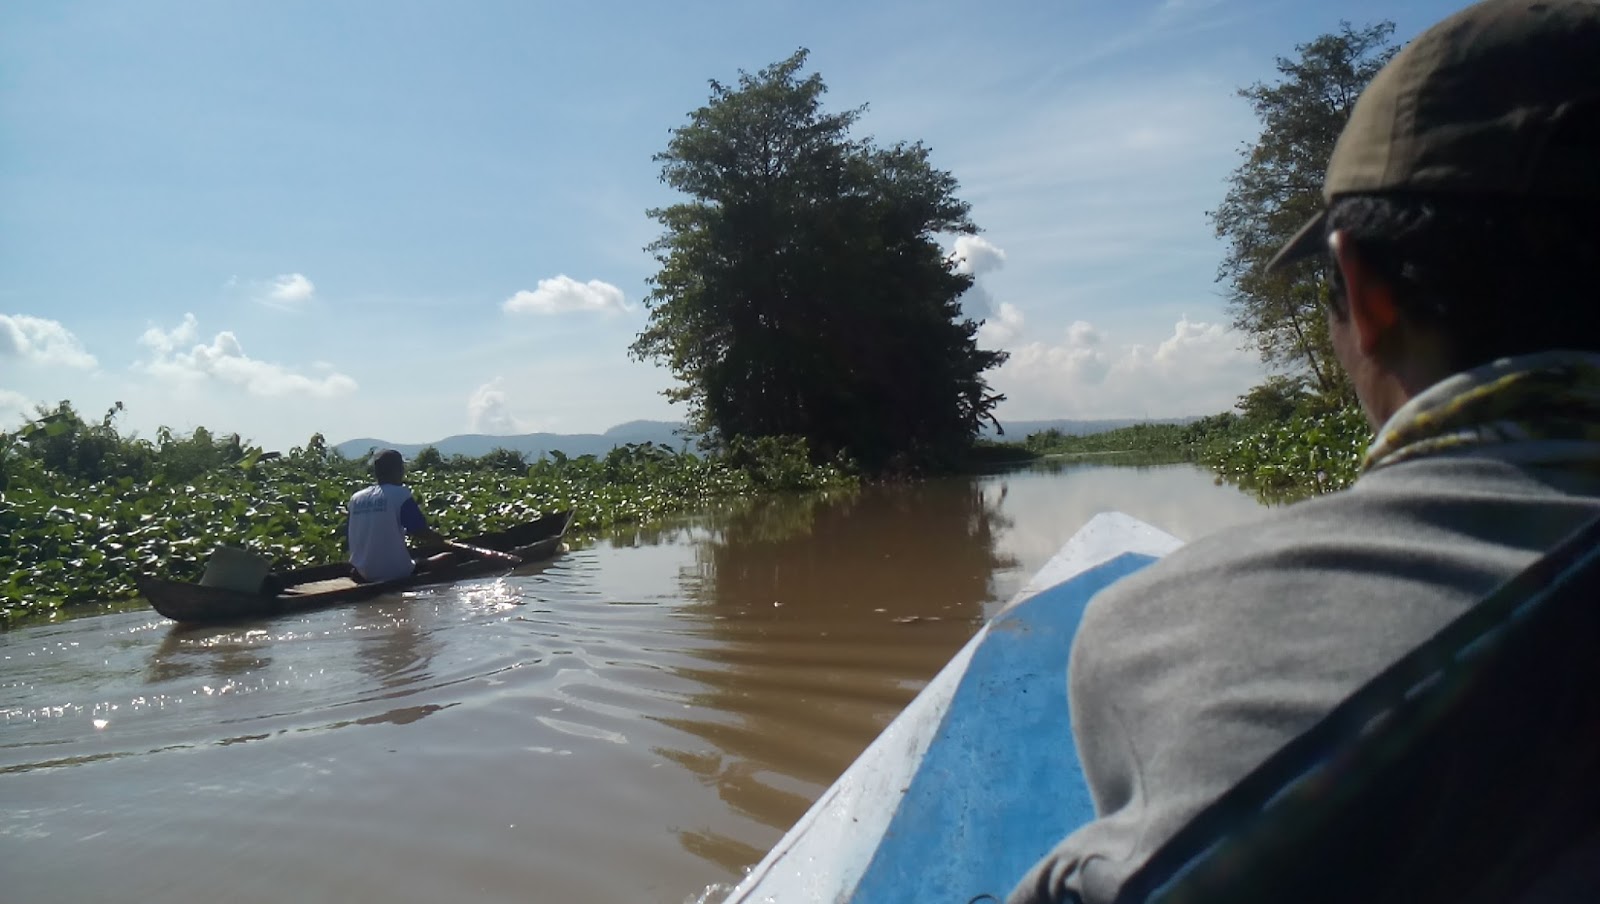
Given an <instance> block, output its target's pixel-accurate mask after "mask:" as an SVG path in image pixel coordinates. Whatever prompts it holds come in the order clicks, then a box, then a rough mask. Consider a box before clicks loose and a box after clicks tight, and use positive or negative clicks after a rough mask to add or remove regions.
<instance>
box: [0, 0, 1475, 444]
mask: <svg viewBox="0 0 1600 904" xmlns="http://www.w3.org/2000/svg"><path fill="white" fill-rule="evenodd" d="M1460 5H1461V4H1459V3H1438V2H1412V3H1408V4H1406V5H1405V6H1404V8H1403V9H1400V8H1396V6H1397V5H1395V4H1391V3H1384V2H1377V0H1330V2H1325V3H1304V2H1286V0H1269V2H1251V0H1140V2H1127V3H1109V2H1094V3H1091V2H1086V0H1048V2H1047V0H1035V2H1028V3H999V4H987V5H978V4H972V3H954V2H934V3H905V2H886V3H842V2H833V0H827V2H811V3H792V2H779V0H756V2H743V3H738V2H680V3H673V4H666V3H644V2H635V3H631V4H625V3H604V2H596V3H535V2H525V3H523V2H461V3H451V4H444V3H432V2H411V0H401V2H396V0H383V2H370V0H364V2H355V0H348V2H340V3H326V2H320V0H318V2H274V3H244V2H200V0H189V2H181V3H180V2H167V0H141V2H139V3H114V2H109V0H107V2H100V3H84V2H58V3H13V4H5V5H3V6H0V60H3V63H0V161H3V163H0V424H4V425H14V424H16V423H18V421H19V419H20V417H21V416H22V414H23V413H24V412H27V411H29V410H31V406H32V404H33V403H35V402H54V401H57V400H60V399H71V400H72V401H73V402H74V403H75V404H76V405H78V407H79V409H80V410H82V411H84V412H85V413H88V414H98V413H99V412H102V411H104V410H105V408H106V407H108V406H109V405H110V404H111V403H112V402H113V401H117V400H121V401H123V402H124V403H125V404H126V406H127V412H126V414H125V415H124V417H123V419H122V420H121V421H120V423H122V424H123V425H124V426H125V427H129V428H134V429H137V430H139V431H140V432H141V433H142V434H144V435H150V434H152V433H153V432H154V431H155V429H156V428H157V427H158V426H160V425H166V426H170V427H172V428H174V429H175V430H178V431H187V430H189V429H191V428H193V427H194V426H197V425H204V426H207V427H209V428H211V429H213V430H220V431H224V432H232V431H237V432H239V433H241V434H243V435H245V436H246V437H250V438H253V439H254V440H256V441H258V442H261V443H264V444H266V445H267V446H268V447H269V448H287V447H288V446H290V445H296V444H300V443H303V442H304V441H305V439H306V438H307V437H309V436H310V435H311V434H312V433H313V432H316V431H321V432H323V433H325V434H326V435H327V437H328V438H329V440H330V441H340V440H344V439H348V438H352V437H356V436H374V437H379V438H384V439H389V440H393V441H396V442H424V441H429V440H434V439H438V438H441V437H443V436H446V435H449V434H453V433H464V432H486V433H521V432H531V431H535V430H550V431H557V432H597V431H600V430H604V429H605V428H607V427H609V426H611V425H613V424H616V423H619V422H622V421H626V420H631V419H635V418H651V419H663V420H674V419H677V418H678V417H680V416H681V415H680V413H679V410H678V409H677V408H675V407H674V406H671V405H670V404H669V403H667V402H666V400H665V399H663V398H662V397H661V395H660V391H661V390H662V389H664V388H665V387H666V386H668V385H669V383H670V377H669V376H668V374H667V373H666V372H665V371H664V370H662V369H660V368H658V367H656V366H654V365H651V364H644V363H638V362H634V361H631V360H629V359H628V357H627V355H626V349H627V346H628V344H629V343H630V342H631V341H632V339H633V337H634V336H635V335H636V334H637V332H638V331H639V330H640V329H641V328H642V326H643V325H644V323H645V317H646V314H645V310H644V308H643V307H642V305H641V303H640V302H641V299H642V298H643V296H644V295H645V294H646V291H647V288H646V282H645V280H646V279H647V277H649V275H650V274H651V273H652V272H653V271H654V261H653V260H652V259H651V258H650V256H649V255H648V254H647V253H645V252H644V251H643V247H644V245H646V244H647V243H648V242H649V241H650V240H651V239H652V238H654V237H655V236H656V235H657V234H658V232H659V229H658V226H657V224H656V223H655V222H654V221H652V220H650V219H649V218H647V217H646V216H645V210H646V209H647V208H649V207H652V206H657V205H663V204H667V203H671V202H672V201H673V200H675V197H674V195H673V194H672V193H671V192H670V191H668V190H667V189H666V188H665V187H664V186H662V185H661V184H660V182H659V180H658V174H659V168H658V166H657V165H656V164H654V163H652V161H651V155H652V154H654V153H656V152H658V151H660V150H662V149H663V148H664V147H665V145H666V142H667V139H668V130H669V129H671V128H673V127H675V126H678V125H681V124H683V123H684V122H685V120H686V116H687V114H688V113H689V111H691V110H693V109H694V108H696V107H698V106H700V105H701V104H703V103H704V102H705V101H706V99H707V96H708V92H707V80H708V79H713V78H715V79H718V80H721V81H724V82H732V81H734V80H736V79H737V76H738V72H739V70H741V69H744V70H748V71H754V70H756V69H759V68H760V67H762V66H764V65H766V64H768V63H771V62H775V61H778V60H781V59H783V58H785V57H787V56H788V55H789V54H790V53H792V52H793V51H794V50H795V49H797V48H799V47H806V48H809V49H810V51H811V57H810V62H809V71H816V72H819V73H821V75H822V76H823V78H824V80H825V81H826V82H827V84H828V86H829V95H828V101H829V104H830V105H831V106H833V107H835V108H843V107H846V106H855V105H857V104H861V103H869V104H870V105H871V106H870V110H869V112H868V113H867V115H866V116H865V117H864V119H863V120H862V122H861V124H860V126H859V131H860V133H862V134H869V135H872V136H875V137H876V138H877V139H879V140H880V141H882V142H885V143H887V142H890V141H895V140H902V139H904V140H922V141H924V142H926V143H927V144H928V145H930V146H931V148H932V150H933V159H934V162H935V164H936V165H938V166H940V167H942V168H944V169H947V170H949V171H951V172H952V173H953V174H954V175H955V176H956V178H957V179H958V180H959V181H960V184H961V189H960V196H961V197H963V198H964V199H965V200H967V201H969V202H971V204H972V206H973V218H974V220H975V221H976V222H977V224H978V225H979V226H980V227H981V228H982V230H983V232H982V234H981V236H980V237H979V240H977V241H971V240H969V241H964V242H963V243H962V245H961V247H959V248H956V247H952V249H951V250H952V251H953V252H956V253H958V254H960V255H961V256H962V257H963V258H964V260H965V261H966V263H965V266H967V267H969V268H970V269H971V270H972V272H974V273H975V274H976V275H977V279H978V283H977V289H976V290H975V291H974V292H973V293H971V295H970V297H969V299H968V304H969V309H970V310H972V311H974V312H975V313H978V314H982V315H986V316H987V317H988V324H987V325H986V327H985V329H984V331H983V337H984V340H985V344H986V345H988V346H989V347H1000V348H1005V349H1008V350H1010V351H1011V352H1012V360H1011V362H1010V363H1009V364H1007V365H1006V367H1005V368H1004V369H1002V370H1000V371H997V372H993V373H991V377H990V382H991V383H992V384H993V385H994V386H995V388H997V389H999V390H1000V391H1003V392H1005V393H1006V394H1007V396H1008V400H1007V401H1006V402H1005V403H1004V404H1003V405H1002V407H1001V409H1000V412H999V413H1000V415H1001V418H1002V421H1004V420H1006V419H1023V418H1046V417H1140V416H1149V417H1162V416H1170V415H1184V414H1204V413H1211V412H1214V411H1219V410H1223V409H1225V408H1227V407H1228V406H1229V405H1231V403H1232V400H1233V399H1234V397H1235V396H1237V395H1238V394H1239V393H1240V392H1242V391H1243V390H1245V389H1246V388H1248V387H1249V386H1250V385H1251V384H1252V383H1253V382H1254V381H1255V380H1257V379H1258V378H1259V376H1260V374H1261V371H1260V368H1259V366H1258V365H1257V364H1256V362H1255V361H1254V360H1253V358H1252V356H1251V355H1250V354H1249V353H1247V352H1243V351H1241V350H1240V349H1239V346H1240V345H1241V344H1242V342H1241V340H1240V337H1238V336H1237V335H1234V334H1232V333H1230V332H1228V331H1227V330H1226V329H1225V328H1224V327H1225V324H1226V322H1227V317H1226V313H1225V309H1224V303H1223V299H1222V296H1221V287H1220V286H1218V285H1217V284H1216V283H1215V282H1214V275H1215V271H1216V266H1217V262H1218V259H1219V257H1220V254H1221V246H1220V244H1219V243H1218V242H1217V241H1216V240H1215V239H1214V238H1213V237H1212V234H1211V229H1210V226H1209V224H1208V223H1207V221H1206V218H1205V211H1206V210H1208V209H1210V208H1212V207H1214V206H1215V205H1216V203H1217V202H1218V201H1219V200H1220V198H1221V195H1222V192H1223V190H1224V180H1225V179H1226V177H1227V175H1228V173H1229V172H1230V170H1231V169H1232V168H1233V167H1234V165H1235V164H1236V162H1237V160H1238V149H1239V147H1240V145H1241V144H1242V143H1244V142H1247V141H1249V140H1251V139H1252V138H1253V137H1254V136H1255V134H1256V130H1257V129H1256V123H1255V121H1254V119H1253V117H1252V116H1251V114H1250V111H1249V109H1248V107H1247V106H1246V105H1245V103H1244V102H1243V101H1242V100H1240V99H1239V98H1238V97H1236V96H1235V93H1234V91H1235V89H1236V88H1238V87H1239V86H1241V85H1245V84H1248V83H1250V82H1253V81H1257V80H1261V79H1267V78H1271V77H1272V76H1273V70H1272V61H1273V58H1274V56H1277V55H1292V53H1293V48H1294V45H1295V44H1297V43H1301V42H1304V41H1306V40H1309V39H1311V38H1313V37H1315V36H1316V35H1319V34H1322V33H1324V32H1327V31H1332V30H1335V29H1336V28H1337V27H1338V25H1339V21H1340V20H1341V19H1345V20H1349V21H1351V22H1353V23H1355V24H1357V25H1362V24H1366V23H1370V22H1374V21H1378V20H1380V19H1383V18H1390V19H1393V20H1394V21H1395V22H1396V24H1397V26H1398V34H1397V36H1398V37H1399V38H1400V39H1402V40H1404V39H1409V38H1410V37H1412V36H1413V35H1415V34H1416V33H1417V32H1418V31H1420V30H1421V29H1423V28H1425V27H1426V26H1427V25H1429V24H1431V23H1432V22H1433V21H1436V20H1437V19H1439V18H1442V17H1443V16H1445V15H1447V14H1448V13H1450V12H1452V11H1454V10H1455V9H1456V8H1459V6H1460Z"/></svg>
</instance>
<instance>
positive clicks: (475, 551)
mask: <svg viewBox="0 0 1600 904" xmlns="http://www.w3.org/2000/svg"><path fill="white" fill-rule="evenodd" d="M444 545H445V546H448V547H450V548H451V549H454V550H458V551H460V552H464V553H466V554H467V555H469V556H473V557H475V558H479V559H489V560H491V561H495V562H504V563H505V564H507V565H510V566H513V567H515V566H517V565H521V564H522V559H521V558H519V557H517V556H514V555H512V554H511V553H509V552H501V551H500V550H498V549H485V548H484V547H482V546H472V545H469V544H466V543H462V542H460V541H458V540H446V541H444Z"/></svg>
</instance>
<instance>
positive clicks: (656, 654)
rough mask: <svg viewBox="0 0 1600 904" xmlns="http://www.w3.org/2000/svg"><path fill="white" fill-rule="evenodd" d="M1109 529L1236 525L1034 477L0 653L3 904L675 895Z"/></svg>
mask: <svg viewBox="0 0 1600 904" xmlns="http://www.w3.org/2000/svg"><path fill="white" fill-rule="evenodd" d="M1108 509H1116V510H1121V511H1125V512H1128V513H1129V514H1132V515H1135V516H1136V517H1140V518H1143V519H1145V520H1147V521H1150V522H1151V523H1154V524H1156V525H1157V526H1159V527H1162V528H1163V529H1165V530H1168V531H1170V532H1172V533H1174V534H1176V535H1178V536H1179V537H1181V538H1184V539H1189V538H1192V537H1195V536H1198V535H1199V534H1202V533H1204V532H1206V531H1209V530H1212V529H1215V528H1216V527H1219V526H1221V525H1223V524H1227V523H1231V522H1234V521H1238V520H1240V519H1242V518H1246V517H1250V516H1252V515H1254V514H1256V513H1258V512H1259V511H1260V508H1259V506H1258V505H1257V504H1256V503H1254V502H1253V501H1251V500H1250V499H1249V498H1248V497H1246V496H1244V495H1243V494H1242V493H1240V492H1238V491H1237V490H1234V489H1233V488H1231V487H1227V486H1219V485H1217V484H1216V482H1215V481H1214V480H1213V478H1211V477H1210V476H1209V475H1208V474H1206V473H1204V472H1201V471H1198V470H1196V469H1194V468H1190V467H1188V466H1176V467H1138V468H1109V467H1104V466H1099V465H1090V464H1083V463H1068V462H1058V463H1048V464H1045V465H1042V466H1038V467H1033V468H1029V469H1025V470H1021V471H1011V472H1003V473H996V474H990V475H985V476H982V477H978V478H973V479H962V480H940V481H930V482H925V483H917V484H910V485H905V486H893V487H869V488H864V489H862V490H860V491H852V492H841V493H831V494H826V495H819V496H812V497H805V498H784V499H767V500H745V501H738V502H732V503H725V504H721V505H719V506H717V507H716V508H714V509H712V510H709V511H706V512H703V513H700V514H698V515H696V516H694V517H688V518H682V519H678V520H675V521H673V522H671V523H669V524H664V525H654V526H645V527H634V528H629V529H626V530H622V531H617V532H614V533H612V534H610V535H607V536H604V537H600V538H596V539H592V540H588V541H580V542H576V543H574V546H575V549H574V550H573V551H572V552H571V553H570V554H568V555H566V556H564V557H562V558H561V559H559V560H557V561H556V562H554V563H552V564H551V565H549V566H548V567H542V568H535V569H527V570H522V571H519V572H517V573H514V574H512V575H510V576H507V577H504V578H500V579H496V580H492V581H476V582H471V583H468V584H462V585H456V586H452V587H443V588H437V589H430V590H428V591H425V592H419V593H415V594H408V595H406V596H403V597H386V598H383V599H380V600H377V601H374V602H372V603H369V604H365V605H356V606H348V607H343V608H336V609H330V610H325V611H321V612H314V613H303V614H300V615H295V616H290V617H284V618H278V619H272V620H265V621H261V622H257V623H253V624H247V625H239V626H231V627H226V628H203V629H178V628H174V627H173V626H172V625H171V623H169V622H166V621H165V620H163V619H161V618H159V617H157V616H155V615H153V614H151V613H148V612H125V613H120V614H112V615H105V616H98V617H94V618H87V619H81V620H77V621H73V622H68V623H65V624H58V625H49V626H41V627H37V628H28V629H23V630H19V631H14V632H11V633H9V634H0V799H3V800H4V801H5V807H4V809H3V810H0V871H3V872H4V874H5V876H6V892H5V899H6V900H7V901H8V902H35V901H82V900H105V899H116V900H142V899H147V898H155V899H160V900H163V901H168V902H180V904H181V902H188V901H196V902H198V901H211V900H215V899H216V898H217V896H218V894H219V892H218V889H226V890H227V897H228V898H229V899H230V900H236V901H263V902H265V901H273V902H277V901H281V900H284V899H285V898H287V899H291V900H297V901H341V902H352V901H369V900H370V901H383V902H386V904H388V902H395V901H419V902H420V901H442V900H449V901H475V900H477V901H505V900H532V901H543V900H552V901H576V902H582V901H619V900H628V901H661V902H680V901H684V900H686V899H694V898H695V897H697V896H699V895H700V893H701V892H702V890H703V889H705V888H706V887H707V886H708V885H711V884H714V883H725V882H729V881H732V880H734V879H736V878H737V877H738V876H739V875H740V873H741V871H742V870H743V869H745V868H747V867H748V866H750V865H751V864H753V863H754V862H755V861H756V860H757V859H759V857H760V856H761V854H762V853H763V852H764V851H765V850H766V848H767V847H768V846H770V845H771V844H772V843H773V842H774V841H776V840H777V838H778V837H779V836H780V835H781V834H782V833H783V831H784V830H786V829H787V828H788V826H789V825H790V824H792V822H793V821H794V820H795V819H796V818H797V817H798V816H799V815H800V814H801V813H802V812H803V811H804V810H805V808H806V807H807V806H809V805H810V802H811V801H812V800H813V799H815V797H816V796H817V795H818V794H819V793H820V792H821V791H822V790H823V789H824V788H825V787H826V786H827V785H828V784H829V783H831V782H832V781H833V779H834V778H835V777H837V775H838V774H839V772H841V771H842V770H843V769H844V768H845V766H847V765H848V764H849V763H850V761H851V760H852V759H853V758H854V757H855V756H856V755H857V754H858V753H859V752H860V750H861V749H862V748H863V747H864V746H865V745H866V744H867V743H868V742H870V741H871V739H872V738H873V737H875V736H876V734H877V733H878V732H879V731H881V730H882V728H883V727H884V726H885V725H886V724H888V722H889V720H890V719H892V718H893V717H894V715H895V714H896V713H898V712H899V710H900V709H901V708H902V707H903V706H904V705H905V703H906V702H907V701H909V700H910V699H911V697H912V696H914V695H915V693H916V692H917V690H918V689H920V688H921V687H922V686H923V685H924V684H925V683H926V682H927V680H928V679H929V678H930V677H931V676H932V675H933V674H934V673H935V672H936V671H937V670H938V669H939V667H940V666H941V665H942V664H943V663H944V662H945V661H946V660H947V659H948V658H949V656H950V655H951V654H952V653H954V651H955V650H956V649H958V648H959V647H960V645H961V644H962V643H964V642H965V641H966V640H967V638H968V637H970V636H971V634H972V632H973V631H974V630H976V628H977V626H978V625H979V624H980V623H981V622H982V620H983V619H984V618H985V617H986V616H988V615H990V614H992V613H993V612H994V611H995V610H996V609H997V608H998V606H999V605H1001V604H1002V603H1003V602H1004V600H1006V599H1008V598H1009V597H1010V596H1011V595H1012V594H1014V593H1015V592H1016V591H1017V590H1018V589H1019V588H1020V587H1021V586H1022V584H1023V583H1025V581H1026V580H1027V578H1028V577H1029V576H1030V575H1031V574H1032V573H1033V572H1034V571H1035V570H1037V569H1038V568H1039V567H1040V566H1041V565H1042V564H1043V563H1044V561H1045V560H1046V559H1048V558H1049V556H1050V555H1052V554H1053V553H1054V552H1055V551H1056V550H1057V549H1058V548H1059V547H1060V545H1061V544H1062V543H1063V542H1065V540H1066V539H1067V537H1069V536H1070V535H1071V534H1072V533H1073V532H1074V531H1075V530H1077V529H1078V527H1080V526H1082V524H1083V523H1084V522H1086V521H1087V520H1088V519H1089V518H1090V517H1092V516H1093V515H1094V514H1096V513H1098V512H1100V511H1104V510H1108ZM175 858H176V860H181V863H182V868H181V869H180V868H175V866H174V864H175V862H176V860H175ZM67 863H85V864H92V868H87V869H64V868H63V867H62V865H63V864H67Z"/></svg>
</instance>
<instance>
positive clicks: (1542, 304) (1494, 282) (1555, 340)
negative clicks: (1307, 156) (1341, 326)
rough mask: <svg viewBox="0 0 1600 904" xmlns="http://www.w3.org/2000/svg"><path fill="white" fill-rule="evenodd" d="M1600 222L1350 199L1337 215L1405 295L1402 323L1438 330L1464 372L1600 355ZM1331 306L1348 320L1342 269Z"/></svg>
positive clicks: (1525, 204)
mask: <svg viewBox="0 0 1600 904" xmlns="http://www.w3.org/2000/svg"><path fill="white" fill-rule="evenodd" d="M1597 214H1600V210H1597V209H1596V205H1594V204H1592V203H1588V202H1584V203H1559V202H1533V201H1527V200H1511V199H1499V198H1485V197H1468V196H1440V195H1401V194H1386V195H1347V196H1344V197H1340V198H1336V199H1335V200H1334V201H1333V203H1332V204H1330V205H1329V207H1328V219H1327V231H1328V233H1329V234H1332V232H1333V231H1334V230H1336V229H1342V230H1345V232H1346V234H1347V235H1348V236H1349V238H1350V240H1351V241H1352V242H1353V243H1354V244H1355V246H1356V249H1357V250H1358V252H1359V253H1360V254H1361V257H1362V258H1363V259H1364V260H1365V261H1366V262H1367V263H1368V264H1369V265H1370V266H1371V267H1372V268H1373V269H1374V270H1376V271H1377V272H1378V274H1379V275H1380V276H1382V277H1383V278H1384V279H1385V280H1386V281H1387V282H1389V284H1390V285H1392V286H1393V287H1394V289H1395V301H1396V303H1397V304H1398V305H1399V306H1400V309H1401V313H1402V314H1403V315H1404V316H1405V317H1406V318H1407V319H1409V320H1411V321H1412V322H1414V323H1416V324H1418V325H1421V326H1425V327H1427V328H1430V329H1433V330H1436V331H1437V332H1438V333H1439V334H1440V335H1442V336H1443V337H1444V338H1445V340H1446V342H1448V343H1449V345H1450V348H1451V349H1452V355H1451V357H1452V358H1453V359H1454V360H1453V361H1452V362H1451V363H1452V364H1454V365H1455V366H1456V367H1457V368H1458V369H1466V368H1469V367H1476V366H1478V365H1480V364H1485V363H1487V362H1489V361H1493V360H1494V359H1496V358H1501V357H1506V356H1508V355H1519V354H1528V353H1531V352H1538V351H1546V350H1549V349H1555V348H1570V349H1578V350H1583V351H1600V219H1597ZM1332 281H1333V293H1332V297H1331V298H1330V301H1329V304H1330V305H1331V306H1332V309H1333V314H1334V316H1335V317H1338V318H1341V319H1342V318H1343V317H1344V315H1345V300H1344V285H1343V280H1342V279H1341V278H1340V273H1339V268H1338V267H1337V266H1333V267H1332Z"/></svg>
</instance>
